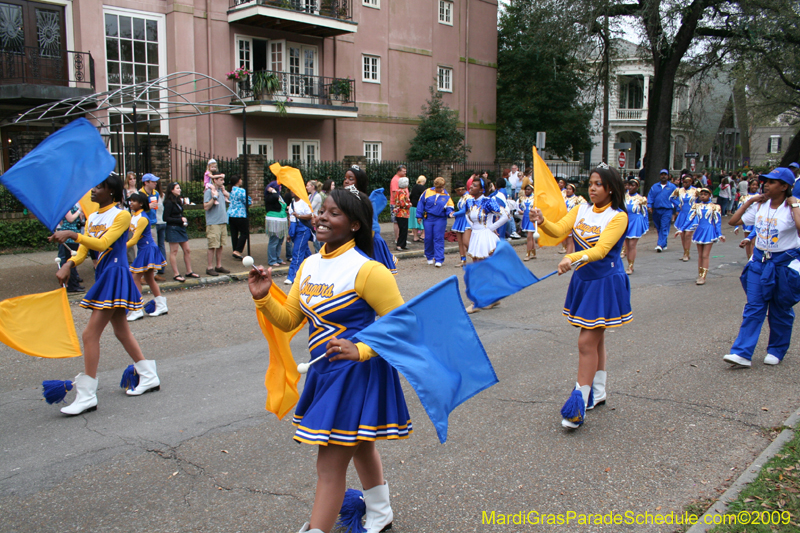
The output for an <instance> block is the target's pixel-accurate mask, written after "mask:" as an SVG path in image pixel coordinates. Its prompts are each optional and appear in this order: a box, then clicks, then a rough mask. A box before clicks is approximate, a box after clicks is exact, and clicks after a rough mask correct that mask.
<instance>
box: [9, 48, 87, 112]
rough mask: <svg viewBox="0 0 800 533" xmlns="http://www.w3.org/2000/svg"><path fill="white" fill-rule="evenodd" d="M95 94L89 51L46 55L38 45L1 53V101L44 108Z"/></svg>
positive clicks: (66, 51) (64, 51)
mask: <svg viewBox="0 0 800 533" xmlns="http://www.w3.org/2000/svg"><path fill="white" fill-rule="evenodd" d="M94 92H95V84H94V59H92V55H91V54H90V53H89V52H72V51H69V50H61V51H59V52H56V53H55V54H46V53H45V52H44V51H43V50H42V49H40V48H38V47H35V46H22V47H19V48H18V49H17V50H13V51H10V50H3V51H0V102H2V103H5V104H8V103H14V104H24V105H40V104H43V103H47V102H54V101H58V100H63V99H65V98H72V97H76V96H88V95H90V94H93V93H94Z"/></svg>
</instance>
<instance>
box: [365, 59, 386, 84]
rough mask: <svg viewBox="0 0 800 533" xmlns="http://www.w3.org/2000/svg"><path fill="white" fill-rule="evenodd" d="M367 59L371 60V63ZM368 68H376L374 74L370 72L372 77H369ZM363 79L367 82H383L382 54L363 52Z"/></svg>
mask: <svg viewBox="0 0 800 533" xmlns="http://www.w3.org/2000/svg"><path fill="white" fill-rule="evenodd" d="M367 61H370V63H369V64H368V63H367ZM368 69H369V70H370V71H372V70H374V75H373V73H372V72H370V77H367V70H368ZM373 76H374V77H373ZM361 81H363V82H365V83H380V82H381V56H374V55H370V54H361Z"/></svg>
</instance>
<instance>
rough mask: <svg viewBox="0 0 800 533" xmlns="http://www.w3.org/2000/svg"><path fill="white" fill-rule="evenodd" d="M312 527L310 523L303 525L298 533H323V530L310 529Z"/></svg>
mask: <svg viewBox="0 0 800 533" xmlns="http://www.w3.org/2000/svg"><path fill="white" fill-rule="evenodd" d="M310 525H311V524H309V523H308V522H306V523H305V524H303V527H301V528H300V531H298V532H297V533H317V532H319V533H322V530H321V529H316V528H315V529H308V527H309V526H310Z"/></svg>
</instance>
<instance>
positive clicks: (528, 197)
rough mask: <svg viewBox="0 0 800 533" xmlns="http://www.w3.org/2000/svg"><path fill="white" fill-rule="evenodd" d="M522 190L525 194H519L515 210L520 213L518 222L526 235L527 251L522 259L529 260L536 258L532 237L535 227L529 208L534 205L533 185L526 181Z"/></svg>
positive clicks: (534, 243) (534, 241)
mask: <svg viewBox="0 0 800 533" xmlns="http://www.w3.org/2000/svg"><path fill="white" fill-rule="evenodd" d="M522 191H523V192H524V194H525V196H524V197H522V196H520V199H519V202H517V212H518V213H519V214H520V215H522V222H521V224H520V225H521V227H522V231H524V232H525V233H526V234H527V236H528V240H527V242H526V245H527V248H528V253H526V254H525V259H523V261H530V260H531V259H536V239H535V238H534V233H536V227H535V226H534V225H533V222H531V209H532V208H533V207H534V205H533V204H534V202H535V198H534V197H533V185H531V184H530V183H526V184H525V187H523V189H522Z"/></svg>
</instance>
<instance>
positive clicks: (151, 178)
mask: <svg viewBox="0 0 800 533" xmlns="http://www.w3.org/2000/svg"><path fill="white" fill-rule="evenodd" d="M158 179H159V178H158V176H154V175H152V174H150V173H149V172H148V173H147V174H145V175H144V176H142V181H143V182H144V181H158Z"/></svg>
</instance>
